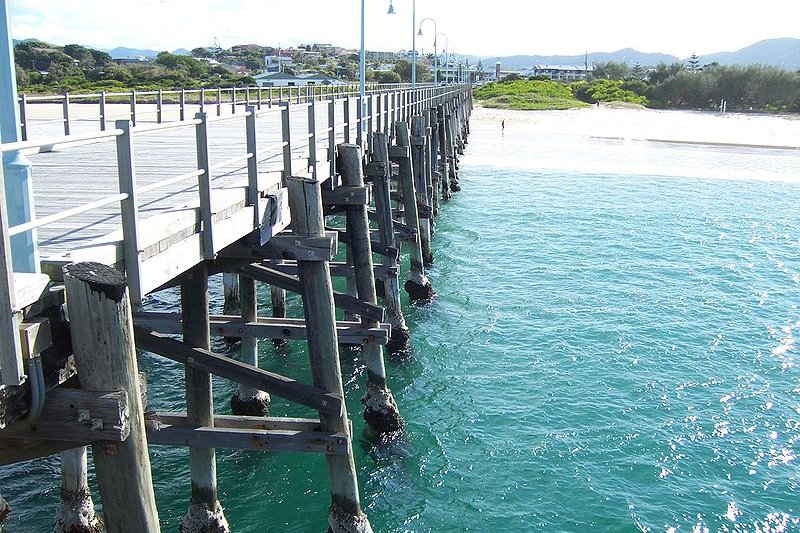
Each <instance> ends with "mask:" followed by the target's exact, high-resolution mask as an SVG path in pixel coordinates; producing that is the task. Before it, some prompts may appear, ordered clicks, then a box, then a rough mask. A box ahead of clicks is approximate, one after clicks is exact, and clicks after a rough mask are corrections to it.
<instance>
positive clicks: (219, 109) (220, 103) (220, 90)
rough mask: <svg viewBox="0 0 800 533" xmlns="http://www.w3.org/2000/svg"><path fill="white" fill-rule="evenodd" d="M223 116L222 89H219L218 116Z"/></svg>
mask: <svg viewBox="0 0 800 533" xmlns="http://www.w3.org/2000/svg"><path fill="white" fill-rule="evenodd" d="M220 115H222V87H217V116H220Z"/></svg>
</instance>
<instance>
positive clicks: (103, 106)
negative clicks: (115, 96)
mask: <svg viewBox="0 0 800 533" xmlns="http://www.w3.org/2000/svg"><path fill="white" fill-rule="evenodd" d="M100 131H106V92H105V91H100Z"/></svg>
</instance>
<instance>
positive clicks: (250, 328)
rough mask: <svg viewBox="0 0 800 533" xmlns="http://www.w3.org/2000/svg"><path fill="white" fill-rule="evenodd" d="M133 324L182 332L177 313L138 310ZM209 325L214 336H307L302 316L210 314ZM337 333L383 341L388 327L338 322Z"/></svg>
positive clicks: (345, 338) (346, 338) (342, 338)
mask: <svg viewBox="0 0 800 533" xmlns="http://www.w3.org/2000/svg"><path fill="white" fill-rule="evenodd" d="M134 323H135V324H136V325H137V326H140V327H143V328H145V329H149V330H153V331H157V332H159V333H165V334H180V333H181V315H180V313H156V312H141V313H137V314H136V315H135V316H134ZM209 325H210V328H211V335H212V336H217V337H231V338H235V337H239V338H244V337H251V338H252V337H255V338H261V339H287V340H306V339H307V338H308V336H307V335H308V330H307V328H306V323H305V320H303V319H302V318H274V317H258V318H257V319H256V320H255V321H247V320H244V319H243V318H241V317H238V316H226V315H213V316H211V320H210V322H209ZM336 332H337V335H338V336H339V342H340V343H341V344H351V345H358V344H361V343H362V342H364V341H370V342H375V343H377V344H386V343H387V342H389V332H390V326H389V325H388V324H379V325H378V326H377V327H375V328H368V327H364V326H362V325H361V323H360V322H342V321H338V322H337V323H336Z"/></svg>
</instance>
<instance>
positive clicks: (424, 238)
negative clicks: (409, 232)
mask: <svg viewBox="0 0 800 533" xmlns="http://www.w3.org/2000/svg"><path fill="white" fill-rule="evenodd" d="M426 132H427V128H426V127H425V117H421V116H416V117H412V119H411V162H412V166H413V169H414V187H415V191H416V197H417V204H418V207H420V208H423V209H424V210H425V211H426V213H428V215H426V216H420V217H419V236H420V239H421V240H420V247H421V248H422V263H423V265H424V266H430V265H432V264H433V252H432V251H431V217H432V216H433V214H432V212H433V207H432V205H431V204H432V202H431V201H430V200H429V198H428V158H427V157H426V153H427V150H428V138H427V135H426Z"/></svg>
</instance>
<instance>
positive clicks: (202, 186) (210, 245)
mask: <svg viewBox="0 0 800 533" xmlns="http://www.w3.org/2000/svg"><path fill="white" fill-rule="evenodd" d="M194 118H196V119H198V120H199V121H200V123H199V124H197V125H196V126H195V139H196V144H197V170H202V171H203V173H202V174H201V175H200V176H199V177H198V178H197V180H198V188H199V193H200V220H201V221H202V225H203V257H205V258H206V259H209V260H211V259H214V257H215V256H216V251H215V250H214V230H213V222H214V213H213V212H212V211H211V172H210V171H209V167H210V166H211V165H210V164H209V157H208V116H207V115H206V114H205V113H197V114H196V115H195V116H194Z"/></svg>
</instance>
